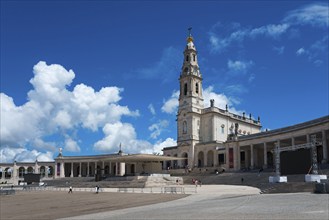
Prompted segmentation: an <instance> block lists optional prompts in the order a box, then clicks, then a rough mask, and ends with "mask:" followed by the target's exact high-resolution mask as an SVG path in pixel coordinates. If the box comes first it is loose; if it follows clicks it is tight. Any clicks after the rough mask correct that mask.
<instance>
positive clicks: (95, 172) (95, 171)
mask: <svg viewBox="0 0 329 220" xmlns="http://www.w3.org/2000/svg"><path fill="white" fill-rule="evenodd" d="M97 171H98V170H97V162H95V169H94V176H95V175H96V174H97Z"/></svg>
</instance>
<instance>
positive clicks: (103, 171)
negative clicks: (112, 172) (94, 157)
mask: <svg viewBox="0 0 329 220" xmlns="http://www.w3.org/2000/svg"><path fill="white" fill-rule="evenodd" d="M104 169H105V166H104V161H102V172H101V173H102V176H104V173H105V170H104Z"/></svg>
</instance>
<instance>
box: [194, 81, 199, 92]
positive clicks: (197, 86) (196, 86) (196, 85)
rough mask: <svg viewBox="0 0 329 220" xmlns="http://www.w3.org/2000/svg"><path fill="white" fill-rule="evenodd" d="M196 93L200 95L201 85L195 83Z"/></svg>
mask: <svg viewBox="0 0 329 220" xmlns="http://www.w3.org/2000/svg"><path fill="white" fill-rule="evenodd" d="M195 92H196V93H199V83H195Z"/></svg>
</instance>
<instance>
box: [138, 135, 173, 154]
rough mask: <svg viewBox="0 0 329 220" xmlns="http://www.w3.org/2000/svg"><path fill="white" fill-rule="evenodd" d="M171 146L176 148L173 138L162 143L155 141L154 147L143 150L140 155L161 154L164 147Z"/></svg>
mask: <svg viewBox="0 0 329 220" xmlns="http://www.w3.org/2000/svg"><path fill="white" fill-rule="evenodd" d="M173 146H177V141H176V140H174V139H173V138H167V139H166V140H164V141H162V140H159V141H157V142H156V143H155V144H154V145H153V148H152V149H147V150H143V151H142V153H144V154H152V153H153V154H154V153H156V154H162V153H163V152H162V149H163V148H165V147H173Z"/></svg>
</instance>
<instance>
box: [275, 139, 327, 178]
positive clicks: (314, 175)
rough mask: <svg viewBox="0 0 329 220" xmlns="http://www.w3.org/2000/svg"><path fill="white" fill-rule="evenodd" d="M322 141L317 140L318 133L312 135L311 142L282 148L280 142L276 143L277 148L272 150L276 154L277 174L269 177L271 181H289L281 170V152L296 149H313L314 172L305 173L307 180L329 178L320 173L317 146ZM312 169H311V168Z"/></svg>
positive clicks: (312, 167)
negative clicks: (282, 174)
mask: <svg viewBox="0 0 329 220" xmlns="http://www.w3.org/2000/svg"><path fill="white" fill-rule="evenodd" d="M321 144H322V143H321V142H317V141H316V135H311V142H309V143H306V144H299V145H293V146H288V147H282V148H280V145H279V144H278V143H275V148H274V150H272V152H274V154H275V176H270V177H269V182H271V183H278V182H279V183H282V182H287V181H288V180H287V176H281V172H280V153H281V152H284V151H295V150H299V149H311V157H312V166H311V169H312V174H309V173H308V174H306V175H305V182H320V181H321V179H327V176H326V175H319V174H318V161H317V151H316V146H317V145H321ZM311 169H310V170H311Z"/></svg>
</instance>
